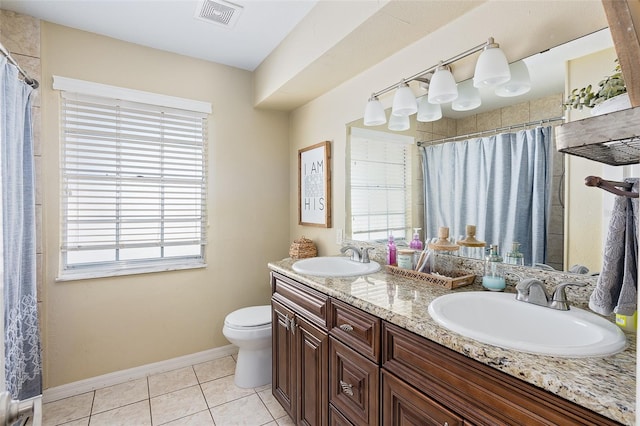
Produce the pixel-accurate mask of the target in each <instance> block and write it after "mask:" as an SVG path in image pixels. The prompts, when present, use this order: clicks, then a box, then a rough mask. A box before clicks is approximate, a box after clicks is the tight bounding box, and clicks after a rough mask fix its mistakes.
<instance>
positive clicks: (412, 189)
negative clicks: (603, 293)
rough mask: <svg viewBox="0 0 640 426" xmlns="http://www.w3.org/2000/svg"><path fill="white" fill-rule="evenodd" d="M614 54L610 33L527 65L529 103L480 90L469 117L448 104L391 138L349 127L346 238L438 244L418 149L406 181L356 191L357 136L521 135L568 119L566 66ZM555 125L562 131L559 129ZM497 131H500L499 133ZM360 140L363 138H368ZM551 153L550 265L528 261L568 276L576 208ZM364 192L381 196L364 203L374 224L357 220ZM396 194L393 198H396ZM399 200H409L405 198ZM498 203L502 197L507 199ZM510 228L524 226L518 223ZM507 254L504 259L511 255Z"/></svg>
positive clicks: (447, 138)
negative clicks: (569, 222) (567, 234)
mask: <svg viewBox="0 0 640 426" xmlns="http://www.w3.org/2000/svg"><path fill="white" fill-rule="evenodd" d="M612 46H613V43H612V41H611V37H610V34H609V31H608V29H605V30H602V31H599V32H597V33H594V34H590V35H588V36H585V37H583V38H581V39H578V40H574V41H572V42H570V43H566V44H564V45H562V46H558V47H556V48H554V49H550V50H549V51H546V52H543V53H540V54H537V55H534V56H532V57H529V58H525V59H524V62H525V63H526V64H527V67H528V69H529V73H530V77H531V85H532V89H531V91H530V92H529V93H527V94H526V95H522V96H515V97H500V96H496V95H495V94H493V93H489V92H487V91H486V90H482V91H481V96H482V105H481V106H480V107H479V108H477V109H475V110H471V111H454V110H453V109H452V108H451V105H450V104H444V105H442V114H443V117H442V118H441V119H439V120H437V121H433V122H426V123H425V122H419V121H417V120H416V116H415V115H413V116H411V117H410V128H409V129H408V130H405V131H401V132H391V131H389V130H388V129H387V127H386V126H375V127H366V126H364V124H363V121H362V119H360V120H357V121H355V122H352V123H349V124H348V125H347V126H348V131H349V138H348V141H349V143H348V145H347V158H348V161H347V168H348V170H347V174H346V175H347V182H348V183H347V220H346V228H347V229H346V237H347V238H348V239H353V240H362V241H378V242H384V241H386V238H387V236H388V235H390V234H393V235H394V237H395V238H396V240H400V244H402V242H403V240H404V242H405V243H408V240H409V239H410V238H409V237H410V236H411V234H412V228H420V229H421V231H419V232H420V235H421V238H422V239H423V240H428V239H430V238H433V237H435V236H436V235H434V234H433V231H432V230H429V228H428V227H427V225H426V219H425V217H424V210H425V209H424V207H425V204H424V200H425V198H424V197H425V196H424V191H423V187H424V183H423V172H422V167H421V164H420V163H421V161H420V153H419V148H418V146H417V144H411V145H409V147H410V148H409V150H408V151H407V152H406V154H405V155H406V156H405V159H404V166H403V167H404V170H405V172H407V170H408V172H409V173H410V174H409V176H408V177H407V176H406V175H404V176H405V180H404V182H400V180H395V181H394V182H393V185H391V187H386V188H382V187H381V186H380V180H381V179H382V176H383V175H381V174H377V175H376V176H377V178H376V179H375V180H372V181H368V180H366V179H364V180H363V181H360V182H358V183H357V184H356V182H355V181H351V180H350V179H351V178H355V176H354V175H353V173H352V172H353V170H354V169H355V168H356V165H355V163H354V160H356V159H355V158H350V155H351V154H352V153H353V144H352V141H353V136H354V133H355V134H356V135H358V132H359V131H360V130H366V131H370V132H371V131H375V132H376V133H378V135H377V137H379V138H383V139H384V136H382V135H384V134H386V135H394V136H399V135H401V136H405V137H409V138H413V139H414V140H416V141H422V142H424V143H425V145H430V144H434V145H438V144H442V143H446V142H457V141H461V140H466V139H469V138H473V137H480V136H486V135H491V134H496V133H501V132H513V131H517V130H519V129H523V127H519V126H521V125H522V123H528V122H534V123H535V124H534V125H533V126H531V127H536V125H539V124H540V122H541V121H543V120H548V119H552V118H557V117H561V116H563V113H564V110H563V107H562V103H563V100H564V94H563V93H564V84H565V75H564V74H565V67H566V61H567V60H570V59H573V58H576V57H581V56H584V55H588V54H590V53H592V52H595V51H599V50H602V49H606V48H611V47H612ZM454 74H455V70H454ZM425 94H426V92H422V93H420V94H419V95H418V96H422V95H425ZM389 114H390V111H388V110H387V116H389ZM552 124H560V122H556V123H552ZM496 129H501V130H500V131H496ZM372 135H373V133H369V134H368V136H366V137H369V138H371V137H372ZM358 137H360V138H362V136H358ZM366 137H365V138H366ZM551 152H552V153H553V164H554V167H553V178H552V180H551V184H550V186H551V189H552V193H551V195H550V198H549V202H550V205H551V213H550V216H549V221H548V226H547V232H546V235H547V240H546V257H544V262H542V261H541V260H542V259H541V258H539V257H533V256H531V257H530V258H528V260H527V264H528V265H531V264H533V263H544V264H545V265H547V266H550V267H552V268H554V269H558V270H562V269H563V266H564V259H563V251H564V235H563V232H564V230H563V222H564V219H563V218H564V213H565V209H568V208H569V207H570V206H565V205H563V187H562V185H563V173H564V170H563V166H564V161H563V156H562V154H559V153H558V152H557V151H556V149H555V146H554V145H552V149H551ZM358 161H360V160H358ZM376 173H379V172H376ZM384 176H386V174H385V175H384ZM358 185H365V186H366V185H371V187H372V188H376V189H377V191H379V193H377V194H376V193H375V190H374V189H371V188H370V190H371V191H372V193H370V194H369V195H368V196H366V197H365V198H366V200H367V204H368V207H367V208H368V209H369V217H368V218H367V221H368V222H369V223H365V221H364V220H361V218H360V217H359V215H358V213H359V212H358V211H356V210H354V209H353V207H354V194H355V192H354V188H356V187H357V186H358ZM401 186H402V188H403V190H402V191H401V190H400V188H401ZM442 189H443V190H445V191H452V188H447V187H445V188H442ZM392 193H393V194H394V196H392V195H391V194H392ZM399 193H403V194H404V195H403V196H399V195H398V194H399ZM374 194H375V195H374ZM381 194H386V196H384V197H383V196H381ZM452 194H453V195H452V197H453V198H454V199H455V198H457V194H455V193H453V192H452ZM495 195H496V196H502V195H501V194H495ZM396 219H397V220H396ZM512 220H520V219H519V218H517V217H512ZM441 221H442V220H441ZM401 222H404V226H403V225H401V224H400V223H401ZM468 224H474V223H468ZM440 225H443V224H440ZM437 226H438V225H436V229H437ZM365 231H371V232H365ZM425 231H426V232H425ZM482 232H483V230H482V229H481V228H479V229H478V235H484V234H482ZM462 234H464V225H461V229H456V230H452V235H455V237H456V238H458V235H462ZM491 238H494V237H491ZM515 241H516V240H515V238H511V241H508V242H507V245H506V246H504V247H503V248H504V249H510V248H511V242H515ZM518 242H519V241H518ZM487 243H492V241H487ZM503 245H504V243H503ZM502 251H503V253H505V252H506V251H508V250H502ZM592 272H597V271H592Z"/></svg>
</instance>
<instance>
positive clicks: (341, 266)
mask: <svg viewBox="0 0 640 426" xmlns="http://www.w3.org/2000/svg"><path fill="white" fill-rule="evenodd" d="M291 268H293V270H294V271H296V272H298V273H300V274H306V275H315V276H317V277H352V276H357V275H367V274H372V273H374V272H378V271H379V270H380V264H379V263H378V262H375V261H373V260H372V261H371V262H369V263H361V262H356V261H354V260H351V259H350V258H348V257H344V256H322V257H310V258H308V259H302V260H298V261H297V262H295V263H294V264H293V265H291Z"/></svg>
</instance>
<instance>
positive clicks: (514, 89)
mask: <svg viewBox="0 0 640 426" xmlns="http://www.w3.org/2000/svg"><path fill="white" fill-rule="evenodd" d="M509 70H510V71H511V79H510V80H509V81H507V82H506V83H502V84H500V85H499V86H496V95H498V96H501V97H504V98H508V97H512V96H519V95H524V94H525V93H527V92H528V91H529V90H531V77H530V76H529V68H527V64H525V62H524V61H523V60H520V61H517V62H514V63H512V64H511V65H509Z"/></svg>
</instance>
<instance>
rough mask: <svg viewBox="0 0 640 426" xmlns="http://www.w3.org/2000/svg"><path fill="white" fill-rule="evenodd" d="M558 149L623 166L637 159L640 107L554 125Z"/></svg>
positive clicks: (639, 144)
mask: <svg viewBox="0 0 640 426" xmlns="http://www.w3.org/2000/svg"><path fill="white" fill-rule="evenodd" d="M555 134H556V147H557V149H558V151H560V152H563V153H566V154H571V155H577V156H579V157H583V158H587V159H589V160H593V161H598V162H600V163H605V164H609V165H611V166H624V165H628V164H637V163H638V162H640V107H635V108H629V109H625V110H622V111H616V112H612V113H609V114H604V115H600V116H597V117H590V118H585V119H583V120H578V121H572V122H570V123H566V124H563V125H561V126H557V127H556V130H555Z"/></svg>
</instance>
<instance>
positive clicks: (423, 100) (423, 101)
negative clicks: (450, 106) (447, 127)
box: [416, 95, 442, 123]
mask: <svg viewBox="0 0 640 426" xmlns="http://www.w3.org/2000/svg"><path fill="white" fill-rule="evenodd" d="M441 118H442V107H441V106H440V104H432V103H431V102H429V99H428V98H427V96H426V95H425V96H421V97H420V98H418V115H417V117H416V120H418V121H420V122H422V123H428V122H430V121H438V120H440V119H441Z"/></svg>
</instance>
